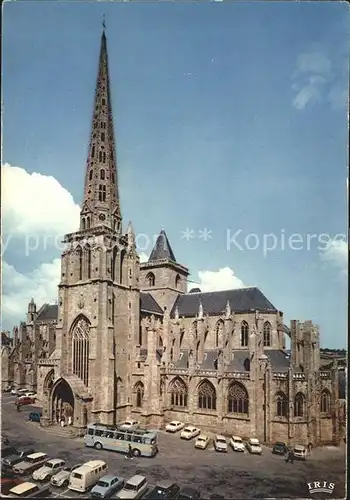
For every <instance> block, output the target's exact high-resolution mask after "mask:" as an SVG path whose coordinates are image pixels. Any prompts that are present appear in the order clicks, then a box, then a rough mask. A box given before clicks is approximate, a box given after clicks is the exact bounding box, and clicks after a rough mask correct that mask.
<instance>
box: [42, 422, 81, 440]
mask: <svg viewBox="0 0 350 500" xmlns="http://www.w3.org/2000/svg"><path fill="white" fill-rule="evenodd" d="M40 428H41V429H42V430H44V431H45V432H47V433H48V434H53V435H54V436H58V437H62V438H65V439H74V438H76V437H77V433H76V431H75V430H74V428H72V427H68V426H66V427H61V426H60V425H58V424H55V425H50V426H49V427H40Z"/></svg>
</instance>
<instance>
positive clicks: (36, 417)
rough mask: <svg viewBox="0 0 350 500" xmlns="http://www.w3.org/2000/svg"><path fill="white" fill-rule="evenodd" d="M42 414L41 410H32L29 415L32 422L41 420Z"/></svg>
mask: <svg viewBox="0 0 350 500" xmlns="http://www.w3.org/2000/svg"><path fill="white" fill-rule="evenodd" d="M41 415H42V414H41V412H40V411H31V412H30V413H29V415H28V420H30V421H31V422H40V419H41Z"/></svg>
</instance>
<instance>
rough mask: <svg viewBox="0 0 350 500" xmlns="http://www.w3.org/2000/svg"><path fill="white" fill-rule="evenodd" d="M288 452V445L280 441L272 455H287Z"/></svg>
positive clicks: (274, 447)
mask: <svg viewBox="0 0 350 500" xmlns="http://www.w3.org/2000/svg"><path fill="white" fill-rule="evenodd" d="M287 451H288V449H287V445H286V443H280V442H279V441H277V443H275V444H274V446H273V448H272V453H273V454H274V455H285V454H286V453H287Z"/></svg>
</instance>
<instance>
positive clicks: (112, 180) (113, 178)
mask: <svg viewBox="0 0 350 500" xmlns="http://www.w3.org/2000/svg"><path fill="white" fill-rule="evenodd" d="M111 159H112V153H111ZM112 182H113V184H114V173H113V172H112Z"/></svg>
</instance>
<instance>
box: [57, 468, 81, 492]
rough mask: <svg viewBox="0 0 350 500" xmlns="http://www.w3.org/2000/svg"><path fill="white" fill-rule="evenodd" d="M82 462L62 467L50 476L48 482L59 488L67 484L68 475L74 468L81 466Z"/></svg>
mask: <svg viewBox="0 0 350 500" xmlns="http://www.w3.org/2000/svg"><path fill="white" fill-rule="evenodd" d="M82 465H83V464H78V465H75V466H74V467H64V468H63V469H61V470H60V471H59V472H57V474H55V475H54V476H52V477H51V480H50V483H51V484H52V486H56V487H57V488H60V487H61V486H68V483H69V477H70V475H71V473H72V472H73V471H74V469H77V468H78V467H81V466H82Z"/></svg>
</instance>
